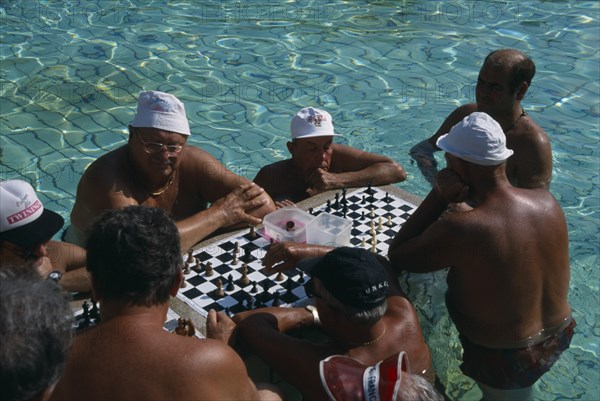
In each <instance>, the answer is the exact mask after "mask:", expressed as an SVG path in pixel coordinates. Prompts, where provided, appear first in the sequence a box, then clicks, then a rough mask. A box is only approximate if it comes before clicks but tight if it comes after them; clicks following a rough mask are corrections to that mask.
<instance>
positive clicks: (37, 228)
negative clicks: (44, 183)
mask: <svg viewBox="0 0 600 401" xmlns="http://www.w3.org/2000/svg"><path fill="white" fill-rule="evenodd" d="M63 224H64V220H63V218H62V217H61V216H60V215H58V214H57V213H55V212H53V211H51V210H48V209H46V208H44V205H42V202H40V200H39V199H38V197H37V195H36V193H35V191H34V190H33V188H32V187H31V185H29V184H28V183H26V182H25V181H20V180H8V181H2V182H0V269H1V268H2V267H4V266H23V267H24V268H25V269H31V270H37V272H38V273H39V274H40V275H41V276H43V277H48V278H49V279H51V280H54V281H56V282H58V283H59V284H60V285H61V286H62V287H63V288H65V289H66V290H69V291H82V292H87V291H90V290H91V286H90V279H89V275H88V273H87V271H86V269H84V268H83V267H84V266H85V250H84V249H82V248H80V247H78V246H76V245H72V244H67V243H64V242H59V241H51V238H52V236H53V235H54V234H56V233H57V232H58V230H60V229H61V228H62V226H63Z"/></svg>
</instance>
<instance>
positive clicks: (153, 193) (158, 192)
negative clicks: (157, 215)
mask: <svg viewBox="0 0 600 401" xmlns="http://www.w3.org/2000/svg"><path fill="white" fill-rule="evenodd" d="M176 171H177V170H175V171H173V174H171V175H170V176H169V180H168V181H167V183H166V185H165V186H164V187H162V188H161V189H159V190H158V191H156V192H150V195H152V196H158V195H160V194H162V193H163V192H165V191H166V190H167V189H169V187H170V186H171V184H173V177H174V176H175V172H176Z"/></svg>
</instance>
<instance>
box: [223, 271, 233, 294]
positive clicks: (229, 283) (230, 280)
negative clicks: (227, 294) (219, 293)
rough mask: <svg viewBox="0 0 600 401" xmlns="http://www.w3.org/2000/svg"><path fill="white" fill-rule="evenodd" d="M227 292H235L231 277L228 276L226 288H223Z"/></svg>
mask: <svg viewBox="0 0 600 401" xmlns="http://www.w3.org/2000/svg"><path fill="white" fill-rule="evenodd" d="M225 290H227V291H233V290H235V285H234V284H233V277H232V276H231V274H230V275H228V276H227V287H225Z"/></svg>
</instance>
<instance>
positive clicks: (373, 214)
mask: <svg viewBox="0 0 600 401" xmlns="http://www.w3.org/2000/svg"><path fill="white" fill-rule="evenodd" d="M370 216H371V218H374V217H375V208H371V214H370Z"/></svg>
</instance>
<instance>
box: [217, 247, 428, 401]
mask: <svg viewBox="0 0 600 401" xmlns="http://www.w3.org/2000/svg"><path fill="white" fill-rule="evenodd" d="M332 249H333V248H328V247H323V246H313V245H306V244H298V243H293V242H282V243H279V244H276V245H273V246H272V247H271V249H269V251H268V252H267V254H266V255H265V258H264V263H265V266H266V271H267V273H268V274H271V273H272V272H275V271H282V270H285V269H289V268H291V267H293V266H294V265H296V263H295V262H296V261H299V262H298V264H297V267H298V268H299V269H301V270H304V271H306V272H307V274H308V276H309V277H310V280H309V281H308V283H306V284H305V287H304V288H305V289H306V290H307V293H309V294H312V296H313V297H314V299H315V306H316V308H315V306H312V305H311V306H309V307H307V308H312V310H309V309H305V308H259V309H255V310H252V311H247V312H241V313H238V314H236V315H235V316H234V317H233V321H231V319H229V318H228V317H227V316H226V315H225V314H224V313H222V312H220V313H219V314H216V313H215V312H214V311H210V312H209V317H208V321H209V323H210V324H211V325H212V328H214V327H217V328H218V327H219V325H221V326H222V327H223V329H222V330H223V331H224V332H227V330H229V331H230V332H231V331H233V328H234V327H235V326H234V322H235V323H237V329H236V337H237V340H236V341H237V342H238V343H239V345H247V346H249V348H250V351H252V352H253V353H255V354H256V355H258V356H259V357H260V358H261V359H263V360H264V361H265V362H266V363H267V364H268V365H269V366H271V367H272V368H273V369H274V370H275V371H276V372H277V373H278V374H279V375H281V376H282V377H283V378H284V379H285V380H287V381H288V382H289V383H291V384H293V385H294V386H296V387H297V388H298V389H299V390H300V391H301V392H302V393H303V394H304V396H305V397H306V398H305V399H309V400H326V399H328V397H327V394H326V393H325V390H324V388H323V385H322V383H321V379H320V377H319V363H320V361H321V360H323V359H325V358H327V357H329V356H331V355H347V356H350V357H352V358H355V359H356V360H358V361H359V362H361V363H363V364H364V365H367V366H370V365H374V364H376V363H377V362H379V361H381V360H383V359H385V358H387V357H389V356H391V355H393V354H396V353H399V352H401V351H405V352H406V354H407V355H408V359H409V362H410V368H411V371H412V373H414V374H415V376H420V378H421V380H419V379H415V380H417V381H419V382H420V383H421V385H425V386H427V384H423V382H425V383H427V380H425V379H423V377H424V378H427V379H428V380H430V381H432V382H433V380H434V376H435V375H434V372H433V368H432V365H431V353H430V352H429V348H428V347H427V344H426V343H425V341H424V339H423V336H422V334H421V326H420V324H419V319H418V317H417V315H416V312H415V310H414V308H413V306H412V305H411V303H410V301H408V299H406V297H405V295H404V294H403V293H402V290H401V289H400V287H399V286H398V282H397V280H396V278H395V277H394V276H393V274H392V273H391V270H390V269H389V268H386V267H384V265H383V264H382V263H380V261H379V260H378V259H377V258H376V257H375V256H374V255H373V254H372V253H370V252H369V251H367V250H364V249H358V248H349V247H342V248H337V249H333V250H332ZM315 255H320V256H317V257H312V258H307V256H315ZM284 260H285V261H286V263H284V264H280V265H278V266H275V268H273V265H274V264H275V263H278V262H281V261H284ZM381 260H382V261H383V262H384V263H387V261H385V259H383V258H381ZM301 327H318V328H320V329H321V330H322V331H323V333H325V334H327V335H328V336H329V337H330V338H331V339H332V340H329V341H326V342H323V341H321V342H315V341H310V340H306V339H299V338H297V337H294V336H292V335H289V334H286V333H287V332H289V331H290V330H293V329H298V328H301ZM210 328H211V327H210V326H209V329H210ZM406 380H408V379H406ZM429 387H431V384H430V383H429ZM400 399H404V398H400ZM411 399H412V398H411Z"/></svg>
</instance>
